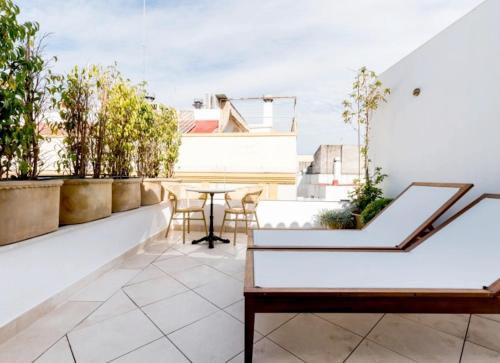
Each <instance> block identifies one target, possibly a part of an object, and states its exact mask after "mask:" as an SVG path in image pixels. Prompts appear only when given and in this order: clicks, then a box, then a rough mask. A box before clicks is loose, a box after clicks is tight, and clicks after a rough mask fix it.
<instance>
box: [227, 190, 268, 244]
mask: <svg viewBox="0 0 500 363" xmlns="http://www.w3.org/2000/svg"><path fill="white" fill-rule="evenodd" d="M248 190H249V189H246V190H244V194H243V197H242V198H241V199H239V198H238V194H240V195H241V193H242V191H239V193H238V192H233V193H226V194H225V195H224V199H225V201H226V208H225V209H224V218H223V219H222V226H221V228H220V236H221V237H222V232H224V225H225V223H226V222H234V239H233V245H236V231H237V230H238V222H245V232H246V233H248V224H249V223H252V222H254V221H255V222H256V223H257V227H258V228H260V226H259V219H258V217H257V205H258V204H259V200H260V196H261V194H262V189H261V188H259V189H257V190H255V189H253V191H248ZM228 215H229V217H231V216H234V217H233V218H228ZM239 216H242V218H238V217H239ZM254 218H255V220H254Z"/></svg>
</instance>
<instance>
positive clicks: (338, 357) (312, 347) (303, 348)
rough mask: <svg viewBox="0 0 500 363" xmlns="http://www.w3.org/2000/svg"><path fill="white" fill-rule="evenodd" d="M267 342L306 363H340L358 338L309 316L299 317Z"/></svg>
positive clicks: (302, 315)
mask: <svg viewBox="0 0 500 363" xmlns="http://www.w3.org/2000/svg"><path fill="white" fill-rule="evenodd" d="M268 338H269V339H271V340H272V341H274V342H275V343H277V344H279V345H280V346H282V347H283V348H285V349H286V350H288V351H290V352H292V353H293V354H295V355H296V356H298V357H299V358H301V359H303V360H305V361H306V362H310V363H313V362H342V361H343V360H344V359H345V358H346V357H347V356H348V355H349V353H350V352H351V351H352V350H353V349H354V348H355V347H356V345H357V344H358V343H359V342H360V341H361V337H359V336H357V335H355V334H352V333H351V332H349V331H347V330H345V329H343V328H340V327H339V326H336V325H333V324H331V323H329V322H327V321H325V320H323V319H321V318H319V317H317V316H315V315H312V314H300V315H298V316H297V317H295V318H293V319H292V320H290V321H289V322H287V323H286V324H284V325H283V326H281V327H280V328H279V329H277V330H275V331H274V332H272V333H271V334H270V335H268Z"/></svg>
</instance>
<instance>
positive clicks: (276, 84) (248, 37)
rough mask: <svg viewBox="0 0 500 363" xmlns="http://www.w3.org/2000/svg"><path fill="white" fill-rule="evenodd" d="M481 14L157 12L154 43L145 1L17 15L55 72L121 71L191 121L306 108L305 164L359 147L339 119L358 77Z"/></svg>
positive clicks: (68, 4) (376, 5) (339, 4)
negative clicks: (220, 98) (41, 38)
mask: <svg viewBox="0 0 500 363" xmlns="http://www.w3.org/2000/svg"><path fill="white" fill-rule="evenodd" d="M480 2H481V0H377V1H375V0H351V1H332V0H313V1H305V0H304V1H295V0H288V1H284V0H268V1H235V0H210V1H208V0H200V1H193V0H191V1H189V0H184V1H181V0H177V1H173V0H171V1H160V0H155V1H152V0H148V1H147V16H146V25H145V27H144V29H145V30H144V32H143V19H142V0H133V1H132V0H106V1H103V0H87V1H84V0H19V1H17V2H16V3H17V4H18V5H19V6H20V7H21V9H22V14H23V18H25V19H30V20H37V21H38V22H39V23H40V25H41V29H42V32H47V33H51V34H52V35H51V36H50V38H49V39H48V46H47V49H46V51H47V53H48V54H50V55H57V56H58V58H59V61H58V63H57V64H56V65H55V70H56V71H65V70H67V69H69V68H70V67H71V66H73V65H75V64H79V65H85V64H89V63H99V64H103V65H106V64H111V63H113V62H115V61H116V62H118V66H119V68H120V69H121V70H122V71H123V72H124V73H125V74H126V75H127V76H128V77H129V78H131V79H132V80H134V81H141V80H143V78H146V80H147V82H148V84H149V89H150V90H151V92H152V93H153V94H155V95H156V97H157V99H158V100H159V101H161V102H164V103H166V104H169V105H171V106H174V107H178V108H181V109H182V108H190V107H191V104H192V101H193V98H198V97H203V95H204V94H205V93H225V94H227V95H228V96H230V97H245V96H260V95H264V94H273V95H295V96H297V97H298V108H297V112H298V120H299V144H298V151H299V153H302V154H303V153H313V152H314V151H315V149H316V148H317V147H318V145H320V144H327V143H329V144H335V143H354V141H355V136H354V132H353V130H352V128H350V127H346V126H345V125H343V123H342V121H341V118H340V112H341V101H342V99H343V98H345V97H346V95H347V94H348V93H349V90H350V85H351V81H352V78H353V76H354V72H355V70H356V69H357V68H359V67H360V66H362V65H366V66H368V67H369V68H371V69H374V70H375V71H377V72H382V71H383V70H385V69H386V68H388V67H390V66H391V65H392V64H393V63H395V62H397V61H398V60H399V59H401V58H402V57H403V56H405V55H406V54H408V53H409V52H411V51H412V50H414V49H415V48H417V47H418V46H419V45H421V44H422V43H423V42H425V41H426V40H428V39H429V38H431V37H432V36H433V35H435V34H436V33H438V32H439V31H440V30H442V29H444V28H445V27H446V26H448V25H449V24H451V23H452V22H453V21H455V20H457V19H458V18H459V17H461V16H462V15H464V14H465V13H467V12H468V11H470V10H471V9H472V8H474V7H475V6H477V5H478V4H479V3H480ZM143 34H145V44H146V72H145V73H144V71H143V63H144V62H143V56H142V47H141V44H142V39H143ZM144 74H145V76H144Z"/></svg>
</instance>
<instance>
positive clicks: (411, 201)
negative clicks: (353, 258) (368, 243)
mask: <svg viewBox="0 0 500 363" xmlns="http://www.w3.org/2000/svg"><path fill="white" fill-rule="evenodd" d="M462 188H463V186H462V187H461V186H460V185H453V186H443V185H435V186H434V185H419V184H412V185H411V186H410V187H409V188H407V189H406V190H405V191H404V192H403V193H402V194H401V195H400V196H399V197H398V198H396V199H395V200H394V201H393V202H392V203H391V204H390V205H389V206H388V207H386V208H385V209H384V210H383V211H382V213H381V214H380V215H379V216H378V217H376V218H375V219H373V220H372V222H371V223H369V224H368V225H367V226H366V227H365V228H364V230H365V231H366V232H367V233H368V234H369V236H370V238H373V239H374V240H380V241H387V242H388V243H391V244H394V245H399V246H404V245H405V244H406V243H407V242H408V241H411V240H414V239H415V237H416V236H417V235H419V234H420V233H422V232H423V231H422V229H425V228H423V227H424V226H427V225H428V224H429V222H430V221H434V220H435V219H436V218H437V217H438V216H440V215H441V214H442V213H443V212H444V211H445V210H447V209H448V207H449V206H450V205H451V204H453V203H454V202H455V201H456V200H457V199H458V198H459V197H460V196H461V195H462V192H463V189H462Z"/></svg>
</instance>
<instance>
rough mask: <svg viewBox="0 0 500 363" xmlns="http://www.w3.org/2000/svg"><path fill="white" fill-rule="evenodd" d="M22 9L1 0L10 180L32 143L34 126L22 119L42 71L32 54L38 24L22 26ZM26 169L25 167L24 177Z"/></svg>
mask: <svg viewBox="0 0 500 363" xmlns="http://www.w3.org/2000/svg"><path fill="white" fill-rule="evenodd" d="M18 15H19V7H17V6H16V5H15V4H14V3H13V2H12V1H11V0H0V39H1V41H0V179H1V178H4V177H6V178H8V177H9V174H10V173H11V171H12V167H13V163H15V162H16V161H19V160H22V158H23V151H25V150H26V148H27V145H28V144H29V143H30V142H32V141H31V140H30V137H32V132H31V125H28V126H26V127H25V124H24V122H23V116H24V115H25V114H27V113H29V111H30V110H29V109H27V107H29V106H27V104H26V97H27V94H26V88H27V84H28V83H30V80H29V77H30V74H33V72H35V73H36V72H38V71H40V70H41V69H42V68H43V63H44V62H43V59H42V58H41V57H40V56H39V54H36V52H34V53H33V52H29V49H31V45H32V42H33V41H34V38H35V35H36V33H37V32H38V28H39V27H38V24H37V23H33V22H25V23H20V22H19V20H18ZM27 169H28V168H27V166H26V165H24V164H23V165H22V170H23V175H25V176H26V175H27V174H28V171H27Z"/></svg>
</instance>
